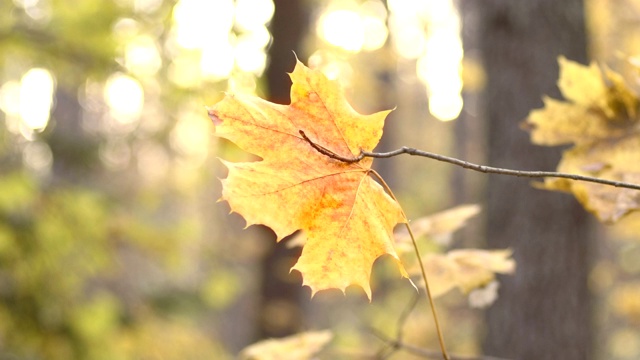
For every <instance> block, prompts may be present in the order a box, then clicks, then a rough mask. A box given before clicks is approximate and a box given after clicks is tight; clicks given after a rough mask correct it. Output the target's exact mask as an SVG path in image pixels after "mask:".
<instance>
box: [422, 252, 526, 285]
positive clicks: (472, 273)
mask: <svg viewBox="0 0 640 360" xmlns="http://www.w3.org/2000/svg"><path fill="white" fill-rule="evenodd" d="M511 254H512V252H511V250H510V249H504V250H480V249H461V250H452V251H449V252H448V253H446V254H430V255H428V256H427V257H426V258H425V260H424V267H425V270H426V272H427V277H428V279H429V288H430V290H431V295H432V296H434V297H437V296H440V295H444V294H445V293H447V292H449V290H451V289H453V288H455V287H457V288H459V289H460V290H461V291H462V292H463V293H465V294H466V293H469V292H470V291H471V290H474V289H476V288H480V287H483V286H485V285H487V284H489V283H490V282H491V281H493V280H494V279H495V277H496V276H495V275H496V273H499V274H511V273H513V272H514V271H515V268H516V263H515V261H514V260H513V259H512V258H511ZM419 273H420V269H419V268H418V267H415V268H412V269H410V270H409V274H411V275H417V274H419Z"/></svg>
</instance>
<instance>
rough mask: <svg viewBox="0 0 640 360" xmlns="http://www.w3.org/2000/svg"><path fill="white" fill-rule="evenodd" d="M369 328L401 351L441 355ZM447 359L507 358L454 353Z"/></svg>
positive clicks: (427, 356)
mask: <svg viewBox="0 0 640 360" xmlns="http://www.w3.org/2000/svg"><path fill="white" fill-rule="evenodd" d="M369 330H370V331H371V333H372V334H373V335H374V336H375V337H377V338H378V339H380V340H381V341H383V342H384V343H385V344H387V345H388V346H390V347H391V348H394V349H401V350H403V351H406V352H408V353H411V354H413V355H416V356H420V357H423V358H426V359H437V358H440V357H441V356H442V354H441V352H440V351H436V350H429V349H424V348H421V347H418V346H414V345H410V344H407V343H404V342H402V341H399V340H396V339H391V338H390V337H388V336H387V335H385V334H383V333H382V332H380V331H379V330H377V329H375V328H369ZM449 359H450V360H509V359H505V358H500V357H495V356H487V355H477V356H473V355H456V354H450V355H449Z"/></svg>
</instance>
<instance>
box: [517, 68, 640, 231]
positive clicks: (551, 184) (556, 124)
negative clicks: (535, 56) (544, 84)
mask: <svg viewBox="0 0 640 360" xmlns="http://www.w3.org/2000/svg"><path fill="white" fill-rule="evenodd" d="M559 64H560V78H559V80H558V87H559V88H560V91H561V92H562V95H563V96H564V98H565V100H556V99H552V98H549V97H545V98H544V99H543V101H544V108H542V109H538V110H534V111H532V112H531V113H530V115H529V117H528V119H527V120H526V123H525V124H526V127H527V128H528V129H530V130H531V141H532V142H533V143H535V144H539V145H545V146H556V145H566V144H571V145H573V146H572V147H571V148H569V149H568V150H565V151H564V153H563V156H562V160H561V161H560V164H558V171H559V172H563V173H570V174H577V175H584V176H592V177H598V178H602V179H608V180H613V181H622V182H629V183H640V119H639V117H638V115H639V111H640V100H639V99H638V95H637V94H636V93H635V91H634V90H632V88H631V87H629V86H628V85H626V84H625V82H624V80H623V78H622V76H621V75H620V74H617V73H615V72H613V71H612V70H610V69H608V68H607V67H606V66H599V65H597V64H596V63H592V64H591V65H589V66H585V65H581V64H578V63H576V62H573V61H570V60H567V59H566V58H564V57H560V58H559ZM541 187H542V188H545V189H549V190H557V191H565V192H570V193H573V194H574V195H575V197H576V198H577V199H578V200H579V201H580V203H582V204H583V206H584V207H585V208H586V209H588V210H589V211H591V212H593V213H594V214H595V215H596V216H597V217H598V218H599V219H600V220H601V221H604V222H607V223H612V222H615V221H617V220H619V219H620V218H622V217H623V216H625V215H626V214H628V213H630V212H632V211H636V210H638V209H640V191H637V190H632V189H623V188H616V187H612V186H606V185H601V184H594V183H588V182H576V181H571V180H568V179H546V180H545V182H544V184H542V185H541Z"/></svg>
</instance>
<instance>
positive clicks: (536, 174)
mask: <svg viewBox="0 0 640 360" xmlns="http://www.w3.org/2000/svg"><path fill="white" fill-rule="evenodd" d="M300 135H302V138H303V139H304V140H306V141H307V142H308V143H309V145H311V147H313V148H314V149H315V150H316V151H318V152H319V153H321V154H323V155H326V156H328V157H330V158H332V159H335V160H338V161H342V162H345V163H349V164H352V163H357V162H358V161H360V160H362V159H363V158H365V157H370V158H381V159H382V158H390V157H394V156H398V155H401V154H409V155H412V156H421V157H426V158H429V159H433V160H438V161H442V162H446V163H449V164H453V165H458V166H461V167H463V168H465V169H469V170H473V171H478V172H482V173H485V174H498V175H509V176H518V177H529V178H545V177H550V178H564V179H570V180H578V181H586V182H591V183H597V184H603V185H609V186H615V187H619V188H627V189H633V190H640V185H638V184H633V183H627V182H623V181H613V180H606V179H600V178H596V177H591V176H583V175H575V174H566V173H560V172H554V171H525V170H511V169H503V168H497V167H491V166H485V165H478V164H474V163H470V162H468V161H464V160H460V159H456V158H452V157H449V156H444V155H439V154H434V153H431V152H428V151H423V150H418V149H414V148H410V147H406V146H403V147H402V148H400V149H397V150H393V151H389V152H383V153H375V152H369V151H362V150H361V151H360V154H359V155H358V156H357V157H353V158H346V157H343V156H340V155H338V154H336V153H334V152H333V151H331V150H329V149H327V148H325V147H323V146H320V145H318V144H316V143H314V142H312V141H311V139H309V138H308V137H307V136H306V135H305V133H304V131H302V130H300Z"/></svg>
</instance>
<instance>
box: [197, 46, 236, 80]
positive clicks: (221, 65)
mask: <svg viewBox="0 0 640 360" xmlns="http://www.w3.org/2000/svg"><path fill="white" fill-rule="evenodd" d="M233 64H234V57H233V46H232V45H231V44H230V43H229V41H224V42H219V43H212V44H211V46H205V47H204V48H203V49H202V56H201V58H200V71H201V72H202V76H204V77H205V78H208V79H212V80H221V79H225V78H227V77H229V75H231V71H232V70H233Z"/></svg>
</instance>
